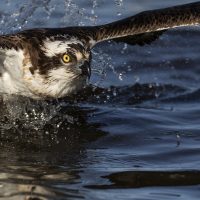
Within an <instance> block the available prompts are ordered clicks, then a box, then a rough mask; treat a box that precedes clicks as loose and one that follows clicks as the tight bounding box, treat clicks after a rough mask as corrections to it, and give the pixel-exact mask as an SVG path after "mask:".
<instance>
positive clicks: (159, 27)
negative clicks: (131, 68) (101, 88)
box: [0, 2, 200, 99]
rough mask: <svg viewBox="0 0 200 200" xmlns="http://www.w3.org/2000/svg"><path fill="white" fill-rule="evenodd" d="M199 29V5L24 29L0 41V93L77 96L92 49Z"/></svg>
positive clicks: (197, 3) (37, 96)
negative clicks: (110, 42) (102, 21)
mask: <svg viewBox="0 0 200 200" xmlns="http://www.w3.org/2000/svg"><path fill="white" fill-rule="evenodd" d="M199 24H200V2H195V3H190V4H185V5H181V6H175V7H170V8H165V9H159V10H153V11H145V12H142V13H139V14H137V15H135V16H132V17H129V18H126V19H123V20H119V21H116V22H113V23H109V24H105V25H100V26H89V27H67V28H46V29H32V30H25V31H22V32H19V33H16V34H10V35H2V36H0V93H1V94H6V95H23V96H27V97H31V98H36V99H45V98H61V97H65V96H69V95H71V94H74V93H77V92H78V91H80V90H81V89H82V88H83V87H84V86H85V85H86V84H87V80H88V79H89V77H90V74H91V69H90V61H91V49H92V48H93V47H94V45H95V44H97V43H99V42H102V41H105V40H114V41H117V42H126V43H128V44H132V45H134V44H138V45H144V44H149V43H151V42H152V41H154V40H156V39H157V38H158V37H159V36H160V35H161V34H162V33H163V32H164V31H166V30H167V29H169V28H174V27H179V26H189V25H199Z"/></svg>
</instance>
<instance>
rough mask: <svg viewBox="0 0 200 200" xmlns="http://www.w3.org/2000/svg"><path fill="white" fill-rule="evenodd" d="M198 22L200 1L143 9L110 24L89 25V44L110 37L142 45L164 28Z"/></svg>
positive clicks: (157, 35)
mask: <svg viewBox="0 0 200 200" xmlns="http://www.w3.org/2000/svg"><path fill="white" fill-rule="evenodd" d="M199 24H200V2H196V3H190V4H185V5H180V6H174V7H169V8H165V9H159V10H151V11H145V12H142V13H139V14H137V15H135V16H132V17H129V18H126V19H123V20H119V21H116V22H113V23H110V24H106V25H101V26H95V27H91V34H89V35H90V37H91V46H94V45H95V44H96V43H98V42H101V41H104V40H112V39H114V40H116V41H118V42H119V41H124V42H127V43H130V44H131V42H130V41H131V40H132V41H133V42H132V44H142V45H143V44H145V43H149V42H151V41H153V40H155V39H157V38H158V37H159V35H161V34H162V32H163V31H164V30H167V29H170V28H174V27H179V26H190V25H199ZM88 28H89V27H88ZM156 32H157V33H156ZM134 36H135V38H134ZM142 40H143V41H142Z"/></svg>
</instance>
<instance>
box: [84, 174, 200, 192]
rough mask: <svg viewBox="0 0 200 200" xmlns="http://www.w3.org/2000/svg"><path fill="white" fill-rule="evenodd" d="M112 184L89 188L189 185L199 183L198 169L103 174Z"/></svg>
mask: <svg viewBox="0 0 200 200" xmlns="http://www.w3.org/2000/svg"><path fill="white" fill-rule="evenodd" d="M104 178H108V179H109V180H110V181H111V183H113V184H112V185H96V186H95V185H93V186H87V187H89V188H97V189H117V188H140V187H152V186H157V187H161V186H189V185H199V184H200V172H199V171H177V172H173V171H171V172H164V171H163V172H158V171H132V172H131V171H130V172H118V173H113V174H110V175H109V176H105V177H104Z"/></svg>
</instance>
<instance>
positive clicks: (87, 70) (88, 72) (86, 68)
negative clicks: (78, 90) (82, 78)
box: [80, 61, 91, 78]
mask: <svg viewBox="0 0 200 200" xmlns="http://www.w3.org/2000/svg"><path fill="white" fill-rule="evenodd" d="M80 69H81V70H82V74H83V75H86V76H87V77H88V78H90V76H91V68H90V63H89V62H88V61H85V62H84V63H83V65H81V66H80Z"/></svg>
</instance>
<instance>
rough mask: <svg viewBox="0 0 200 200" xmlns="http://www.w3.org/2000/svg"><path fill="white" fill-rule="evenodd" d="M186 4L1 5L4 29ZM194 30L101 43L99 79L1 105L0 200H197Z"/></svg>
mask: <svg viewBox="0 0 200 200" xmlns="http://www.w3.org/2000/svg"><path fill="white" fill-rule="evenodd" d="M187 2H192V1H189V0H188V1H187V0H182V1H181V2H180V1H174V0H173V1H172V0H166V1H163V2H162V3H160V1H159V0H148V1H143V0H140V1H138V0H112V1H109V2H108V1H105V0H90V1H84V2H83V1H79V0H60V1H56V0H29V1H25V0H19V1H11V0H2V1H1V8H0V27H1V29H0V30H1V32H2V33H9V32H13V31H14V32H15V31H18V30H21V29H25V28H33V27H62V26H68V25H94V24H101V23H106V22H110V21H113V20H117V19H121V18H123V17H126V16H130V15H133V14H136V13H137V12H140V11H143V10H147V9H155V8H160V7H165V6H171V5H175V4H180V3H187ZM199 31H200V29H199V28H187V29H185V28H181V29H177V30H173V31H168V32H167V33H165V34H164V35H163V36H161V38H160V39H159V40H158V41H156V42H154V43H153V44H152V45H150V46H144V47H139V46H127V45H124V44H115V43H108V42H105V43H103V44H99V45H98V46H97V47H95V48H94V50H93V63H92V68H93V69H95V71H98V74H96V73H93V76H92V80H91V86H89V87H88V88H86V89H85V90H84V91H83V93H82V94H80V95H79V96H76V97H73V98H70V99H63V100H61V101H59V102H58V101H49V102H47V101H45V102H41V101H39V102H37V101H33V100H30V99H26V98H20V97H17V98H16V97H14V98H13V99H9V100H7V101H4V102H1V108H0V113H1V117H0V131H1V134H0V138H1V140H0V198H2V199H34V200H35V199H134V200H155V199H157V200H160V199H162V200H165V199H166V200H169V199H170V200H171V199H177V200H178V199H181V200H183V199H184V200H188V199H190V200H195V199H199V197H200V190H199V189H200V187H199V184H200V171H199V166H200V145H199V142H200V135H199V131H200V125H199V122H200V104H199V100H200V87H199V83H200V78H199V77H200V65H199V63H200V58H199V52H200V43H199ZM95 71H94V72H95Z"/></svg>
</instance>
